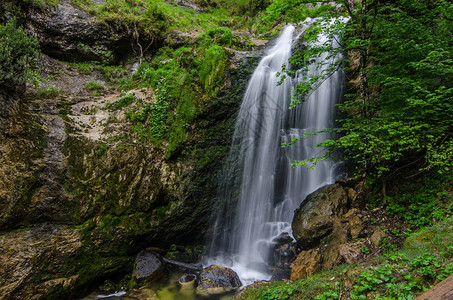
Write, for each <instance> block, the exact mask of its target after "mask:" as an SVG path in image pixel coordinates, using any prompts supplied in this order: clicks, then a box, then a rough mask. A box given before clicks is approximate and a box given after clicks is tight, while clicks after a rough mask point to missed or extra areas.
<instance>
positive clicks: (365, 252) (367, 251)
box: [360, 247, 371, 255]
mask: <svg viewBox="0 0 453 300" xmlns="http://www.w3.org/2000/svg"><path fill="white" fill-rule="evenodd" d="M360 251H362V253H363V254H367V255H368V254H370V253H371V252H370V249H368V247H360Z"/></svg>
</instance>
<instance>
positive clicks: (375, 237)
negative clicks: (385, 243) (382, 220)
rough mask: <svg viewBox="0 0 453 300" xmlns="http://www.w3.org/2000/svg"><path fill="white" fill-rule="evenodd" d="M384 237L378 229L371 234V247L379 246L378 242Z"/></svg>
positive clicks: (383, 233)
mask: <svg viewBox="0 0 453 300" xmlns="http://www.w3.org/2000/svg"><path fill="white" fill-rule="evenodd" d="M384 236H385V232H384V231H382V230H381V229H380V228H377V229H376V230H375V231H374V232H373V234H372V235H371V238H370V239H371V243H373V245H374V246H375V247H378V246H379V242H380V241H381V239H382V238H383V237H384Z"/></svg>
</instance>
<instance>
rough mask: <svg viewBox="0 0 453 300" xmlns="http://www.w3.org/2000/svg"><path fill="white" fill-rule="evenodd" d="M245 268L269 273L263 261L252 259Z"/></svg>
mask: <svg viewBox="0 0 453 300" xmlns="http://www.w3.org/2000/svg"><path fill="white" fill-rule="evenodd" d="M247 269H251V270H255V271H258V272H262V273H269V267H268V266H267V265H266V264H265V263H263V262H259V261H252V262H250V263H248V264H247Z"/></svg>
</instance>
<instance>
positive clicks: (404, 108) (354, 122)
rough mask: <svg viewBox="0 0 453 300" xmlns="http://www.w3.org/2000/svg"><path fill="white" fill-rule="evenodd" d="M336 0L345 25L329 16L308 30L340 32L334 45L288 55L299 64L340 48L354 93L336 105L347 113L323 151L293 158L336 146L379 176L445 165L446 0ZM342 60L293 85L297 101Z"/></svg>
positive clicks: (452, 144)
mask: <svg viewBox="0 0 453 300" xmlns="http://www.w3.org/2000/svg"><path fill="white" fill-rule="evenodd" d="M304 2H310V1H304ZM344 3H346V2H344ZM343 5H344V6H345V10H346V11H348V14H349V16H350V18H351V20H350V21H349V23H348V25H347V26H346V27H345V26H344V25H341V26H340V24H339V22H335V23H333V25H330V26H327V24H328V23H329V22H328V21H319V22H317V23H316V27H314V28H313V29H312V30H311V31H310V32H309V33H308V39H309V40H310V39H312V37H316V36H317V33H319V32H321V31H322V30H324V31H326V32H327V34H328V35H329V36H331V37H333V36H337V37H341V36H344V39H343V41H342V42H341V47H340V48H338V49H337V48H335V47H334V46H332V45H331V44H328V43H324V44H321V45H318V46H315V47H312V49H310V50H308V51H304V52H303V53H301V54H299V55H298V56H296V57H294V58H293V60H292V62H293V64H300V65H304V63H305V64H307V63H310V62H311V61H312V60H313V59H314V58H316V57H318V56H319V55H321V53H324V52H328V53H329V57H335V56H336V55H337V54H338V53H339V51H344V52H348V53H349V57H354V55H356V57H357V58H356V59H355V60H356V61H348V62H349V63H350V65H351V67H352V70H351V72H350V74H351V75H352V76H355V77H356V78H357V86H356V87H355V88H356V89H357V91H358V92H357V94H354V95H350V97H349V98H348V99H347V100H346V101H345V103H344V104H343V105H342V106H341V109H342V110H343V111H344V112H346V114H347V118H345V119H344V120H342V128H340V129H337V130H336V131H337V132H339V133H341V137H340V138H339V139H338V140H336V141H331V140H328V141H325V142H324V143H321V144H319V145H318V146H319V147H325V148H327V149H328V150H329V151H330V152H329V153H327V155H326V156H324V157H318V158H316V157H314V158H310V159H308V160H305V161H300V162H296V165H310V164H316V162H317V161H318V160H320V159H326V158H327V157H329V154H330V153H333V151H334V150H335V149H342V150H343V153H344V155H345V158H346V159H347V160H349V161H351V162H352V163H353V164H354V165H355V166H356V170H357V171H365V172H369V173H372V174H374V175H376V176H378V177H379V176H382V175H385V174H387V173H388V172H389V171H390V170H395V169H397V168H404V167H406V166H409V165H412V164H416V165H418V166H419V169H420V170H430V169H433V168H434V169H436V170H439V172H449V171H451V168H452V167H453V136H452V132H453V117H452V116H453V102H452V101H453V85H452V82H453V80H452V79H453V77H452V74H453V60H452V59H451V57H452V55H451V54H452V45H451V42H450V40H451V36H452V28H453V26H452V18H451V15H452V11H453V6H452V4H451V3H448V2H447V1H435V2H432V1H425V0H418V1H406V0H400V1H393V2H387V1H386V2H377V1H366V0H362V1H361V4H360V5H357V7H350V6H349V5H347V4H343ZM330 23H332V22H330ZM342 63H343V60H339V61H338V62H337V63H334V64H332V65H331V66H330V67H329V68H327V69H326V71H325V72H323V74H321V75H320V76H318V77H311V78H307V80H306V81H305V82H304V83H302V84H300V85H299V86H298V88H297V89H296V92H297V95H298V97H299V98H297V99H295V103H296V104H297V102H300V101H303V99H304V96H305V95H306V94H307V93H309V91H310V90H312V89H313V88H316V87H317V84H318V83H319V82H320V81H322V80H323V79H324V78H326V77H327V76H330V74H331V73H332V71H333V70H335V69H336V68H337V67H338V66H339V65H340V64H342ZM284 71H286V73H287V74H291V73H290V71H288V70H284Z"/></svg>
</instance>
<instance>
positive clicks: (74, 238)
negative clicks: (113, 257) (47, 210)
mask: <svg viewBox="0 0 453 300" xmlns="http://www.w3.org/2000/svg"><path fill="white" fill-rule="evenodd" d="M81 246H82V243H81V237H80V233H79V231H78V230H73V229H71V228H67V227H65V226H61V225H48V224H43V225H39V226H35V227H33V228H30V229H27V230H23V231H11V232H9V233H6V234H3V235H0V278H1V280H0V283H1V284H0V299H13V298H14V299H31V298H32V297H33V299H44V298H45V297H46V295H47V294H49V293H50V292H51V291H56V290H63V291H66V293H70V292H71V291H72V290H73V288H74V286H75V284H76V282H77V276H75V275H73V276H69V277H59V276H58V272H59V271H61V268H62V264H63V262H64V261H65V260H66V259H67V258H70V257H74V255H75V254H76V253H77V251H78V250H79V249H80V247H81ZM44 274H47V275H44ZM43 276H46V279H47V280H43V283H42V284H40V285H36V284H34V281H33V280H40V278H41V277H43ZM43 279H44V278H43Z"/></svg>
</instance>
